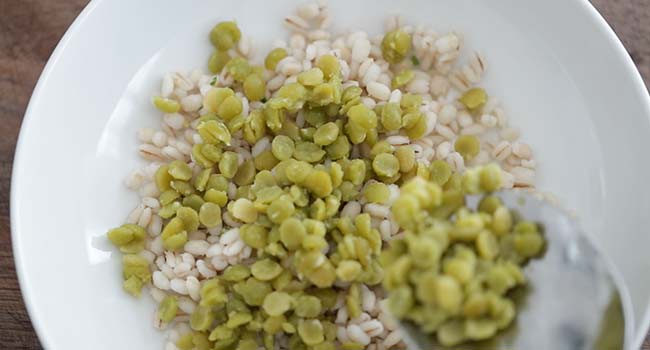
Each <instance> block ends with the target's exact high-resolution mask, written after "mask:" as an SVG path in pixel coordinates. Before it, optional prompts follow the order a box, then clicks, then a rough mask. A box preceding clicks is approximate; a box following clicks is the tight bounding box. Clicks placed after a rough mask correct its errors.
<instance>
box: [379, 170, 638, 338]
mask: <svg viewBox="0 0 650 350" xmlns="http://www.w3.org/2000/svg"><path fill="white" fill-rule="evenodd" d="M489 171H490V169H487V170H486V169H476V170H471V171H470V174H469V175H467V174H466V175H464V177H463V187H464V189H468V188H469V189H470V191H460V192H461V194H459V193H458V191H453V190H441V189H440V188H439V187H436V186H435V185H431V184H430V183H427V182H425V181H421V180H418V181H417V182H418V184H417V186H414V185H413V184H412V185H411V186H404V187H403V188H402V194H401V197H400V199H399V200H398V201H397V202H396V203H395V205H394V206H393V216H394V217H395V218H396V220H398V221H399V222H400V225H405V226H403V227H405V229H406V233H405V236H404V238H403V239H400V240H397V241H395V242H391V247H390V248H389V249H388V250H387V251H386V252H385V253H384V256H382V259H383V260H384V261H383V263H384V264H385V265H384V266H388V267H387V268H386V276H385V283H384V284H385V285H384V287H385V288H386V289H387V290H388V294H389V299H388V308H389V310H391V312H392V314H393V316H394V317H395V318H396V319H398V320H399V324H400V327H401V329H402V332H403V336H404V341H405V342H406V344H407V346H408V348H409V349H413V350H436V349H472V350H482V349H485V350H488V349H489V350H499V349H526V350H535V349H540V350H542V349H543V350H546V349H553V350H583V349H584V350H587V349H589V350H591V349H596V350H614V349H616V350H622V349H631V346H632V345H631V343H630V342H631V340H630V337H631V330H632V323H631V320H630V317H631V315H630V314H629V306H628V303H629V301H628V296H627V294H626V291H625V289H624V288H623V287H622V283H621V278H620V276H619V275H618V274H617V272H616V271H615V269H614V268H613V266H612V265H611V264H610V263H609V262H608V261H607V259H606V258H605V257H604V256H603V255H602V254H601V253H600V252H599V251H598V250H597V249H596V248H595V247H594V245H593V244H592V243H591V241H590V240H589V238H588V237H587V236H586V235H585V234H584V233H583V232H582V230H581V228H580V227H579V225H578V223H577V222H576V221H575V220H574V219H573V218H572V217H571V216H569V215H568V214H567V213H566V212H565V211H563V210H561V209H559V208H558V207H557V206H555V205H553V204H551V203H549V202H548V201H545V200H543V199H541V198H540V196H539V195H535V194H533V193H530V192H527V191H521V190H507V191H501V192H494V193H492V194H489V195H486V196H482V195H479V194H472V195H467V196H465V195H464V194H462V193H463V192H464V193H465V194H466V193H468V192H469V193H481V192H483V191H484V190H486V189H487V190H488V192H489V189H490V186H489V183H487V182H485V183H482V181H481V179H482V178H483V180H485V179H487V178H488V176H487V175H486V174H485V173H486V172H489ZM472 172H474V173H472ZM485 184H487V185H488V186H487V188H485V186H484V185H485ZM472 186H474V189H475V190H472ZM416 188H417V190H416ZM438 191H440V192H438ZM438 197H439V198H438ZM398 206H399V207H398ZM413 206H414V207H413ZM409 222H410V223H409ZM425 251H428V257H427V256H426V254H425ZM386 263H388V264H386ZM405 266H406V268H405ZM400 275H401V276H402V277H400Z"/></svg>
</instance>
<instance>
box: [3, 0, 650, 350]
mask: <svg viewBox="0 0 650 350" xmlns="http://www.w3.org/2000/svg"><path fill="white" fill-rule="evenodd" d="M102 1H103V0H90V2H89V3H88V4H87V5H86V6H85V7H84V9H83V10H82V11H81V12H80V13H79V15H77V17H76V18H75V19H74V21H73V22H72V24H71V25H70V26H69V27H68V29H67V30H66V31H65V33H64V34H63V36H62V37H61V39H60V40H59V42H58V43H57V45H56V47H55V49H54V50H53V51H52V54H51V55H50V57H49V59H48V60H47V63H46V64H45V66H44V68H43V71H42V72H41V74H40V76H39V78H38V81H37V83H36V85H35V87H34V90H33V92H32V95H31V97H30V99H29V103H28V105H27V108H26V109H25V113H24V117H23V120H22V124H21V127H20V132H19V135H18V139H17V142H16V149H15V152H14V162H13V166H12V176H11V189H10V230H11V241H12V251H13V256H14V265H15V270H16V275H17V277H18V283H19V286H20V291H21V294H22V298H23V302H24V304H25V307H26V309H27V313H28V315H29V318H30V321H31V324H32V326H33V327H34V331H35V332H36V335H37V337H38V339H39V340H40V342H41V343H42V345H43V347H44V348H46V349H51V348H52V344H53V342H52V341H51V340H50V334H49V333H48V332H47V331H46V328H45V325H44V324H43V323H42V319H43V318H42V317H40V316H39V315H40V313H39V311H38V310H36V308H35V305H34V304H33V297H32V289H30V287H29V281H28V277H27V273H28V272H27V271H26V267H25V266H24V264H23V261H24V259H23V252H22V251H21V246H20V244H18V241H19V239H20V234H19V228H18V225H19V213H18V210H17V209H16V205H15V204H16V203H17V200H18V191H19V187H20V186H19V185H18V183H19V181H17V180H16V176H15V175H16V173H17V172H18V170H17V169H19V168H21V167H22V166H23V165H22V164H23V163H24V160H23V158H24V156H23V153H24V148H25V147H23V146H24V143H25V142H26V141H25V136H24V134H25V130H27V129H28V128H31V127H32V125H33V124H34V121H33V119H34V118H33V117H32V114H33V111H32V110H33V109H34V105H35V104H36V103H35V101H37V100H39V99H40V96H41V93H42V90H43V86H44V85H45V84H46V82H47V81H48V80H49V76H50V74H51V72H52V70H54V69H55V67H56V64H57V62H58V61H59V58H60V57H61V56H62V55H63V53H64V52H65V49H66V47H67V46H68V43H69V42H70V40H71V39H72V37H73V36H74V35H75V33H77V32H78V31H79V30H80V28H81V27H82V25H83V23H84V22H85V20H86V19H87V18H88V17H89V15H90V14H91V13H92V12H93V11H94V10H95V9H96V8H97V6H98V5H99V4H100V3H101V2H102ZM577 2H578V5H579V6H580V7H581V11H582V12H584V13H585V15H586V16H587V17H588V18H587V19H588V20H589V21H592V22H593V23H594V24H596V25H597V26H599V27H601V28H603V29H604V32H603V34H604V36H605V38H606V39H607V41H608V44H610V45H611V46H610V47H611V48H612V49H613V51H614V52H613V53H615V55H616V58H617V59H618V60H619V62H620V63H621V65H622V66H623V67H624V69H625V71H626V73H627V75H628V76H629V77H630V79H631V82H632V83H633V84H634V89H635V90H636V91H637V92H638V93H639V94H640V97H641V100H640V102H641V103H642V107H643V109H644V110H645V111H646V117H647V118H648V119H650V92H649V91H648V87H646V85H645V83H644V81H643V77H642V76H641V73H640V72H639V70H638V69H637V67H636V64H635V63H634V61H633V60H632V58H631V57H630V54H629V53H628V51H627V49H626V48H625V46H624V45H623V43H622V41H621V39H620V38H619V37H618V36H617V35H616V33H615V32H614V29H613V28H612V27H611V25H610V24H609V23H608V22H607V21H606V20H605V18H604V17H603V15H602V14H601V13H600V12H599V11H598V10H597V9H596V7H595V6H594V5H593V4H591V2H590V1H589V0H578V1H577ZM640 320H641V321H640V322H639V324H638V325H636V327H635V329H634V332H636V331H637V330H643V331H642V332H639V333H638V334H635V335H634V339H633V342H632V345H633V346H634V348H635V349H636V348H640V347H641V345H642V344H643V341H644V340H645V338H646V335H647V333H648V332H647V331H648V328H649V327H650V302H649V303H648V305H646V309H645V312H644V313H643V315H642V316H641V317H640Z"/></svg>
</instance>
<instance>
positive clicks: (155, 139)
mask: <svg viewBox="0 0 650 350" xmlns="http://www.w3.org/2000/svg"><path fill="white" fill-rule="evenodd" d="M285 23H286V24H287V26H288V27H289V28H290V29H291V30H292V32H293V34H292V36H291V39H290V42H289V43H288V44H287V43H284V42H282V41H279V42H277V43H274V48H273V49H272V50H271V51H270V52H268V53H267V55H266V56H265V57H263V59H261V60H259V62H257V61H256V60H255V59H254V58H253V56H254V52H253V48H252V44H251V41H250V39H249V38H247V37H245V36H243V35H242V33H241V31H240V29H239V27H238V26H237V24H236V23H235V22H231V21H225V22H221V23H218V24H217V25H216V26H215V27H214V28H213V29H212V31H211V32H210V34H209V39H210V42H211V43H212V45H213V46H214V53H213V54H212V55H211V57H210V58H209V60H208V64H207V68H208V69H209V71H210V72H211V74H204V73H202V72H200V71H194V72H192V73H191V74H189V75H184V74H181V73H173V74H169V75H167V76H165V78H164V79H163V83H162V88H161V92H160V95H158V96H156V97H154V98H153V105H154V106H155V107H156V108H157V109H158V110H160V111H161V112H162V113H163V123H162V127H161V130H158V131H157V130H153V129H143V130H141V131H140V132H139V138H140V140H141V141H142V145H141V146H140V148H139V151H140V154H141V155H142V156H143V157H144V158H145V159H147V160H148V161H150V163H149V164H148V165H147V166H146V167H144V168H143V169H142V170H138V171H136V172H134V173H133V174H132V175H131V176H130V177H129V179H128V181H127V185H128V186H129V187H130V188H132V189H134V190H137V191H139V193H140V195H141V197H142V202H141V204H139V205H138V206H137V207H136V209H135V210H133V212H131V214H130V215H129V217H128V218H127V223H126V224H124V225H122V226H120V227H118V228H115V229H112V230H110V231H109V232H108V238H109V239H110V241H111V242H113V243H114V244H115V245H116V246H117V247H119V249H120V251H121V252H122V253H123V256H122V266H123V279H124V282H123V287H124V289H125V290H126V291H127V292H128V293H130V294H132V295H134V296H139V295H140V294H141V292H142V290H143V288H146V289H148V290H149V292H150V294H151V295H152V296H153V298H154V299H155V300H156V301H157V302H158V303H159V307H158V310H157V312H156V315H155V319H154V325H155V326H156V327H159V328H167V329H168V330H169V333H168V342H167V344H166V347H165V350H178V349H180V350H192V349H196V350H208V349H214V350H226V349H235V350H258V349H267V350H272V349H273V350H276V349H278V350H279V349H291V350H334V349H345V350H386V349H398V348H404V347H405V345H404V343H403V342H402V339H401V335H400V333H399V330H398V329H397V324H396V322H395V319H394V318H393V317H391V315H394V316H396V317H397V318H400V319H407V320H409V321H413V322H415V323H417V324H418V325H420V326H421V327H423V329H425V330H426V331H428V332H431V333H435V334H436V335H437V337H438V339H439V341H440V342H441V343H443V344H457V343H460V342H463V341H467V340H478V339H485V338H489V337H491V336H492V335H494V334H495V333H496V332H497V331H498V330H501V329H503V328H505V327H507V326H508V325H509V324H510V323H511V322H512V320H513V318H514V315H515V308H514V304H513V303H512V301H511V300H509V299H508V298H507V296H506V292H507V291H508V290H510V289H512V288H514V287H516V286H518V285H522V284H524V283H525V279H524V276H523V274H522V272H521V269H520V266H521V264H523V263H525V262H526V260H527V259H529V258H531V257H534V256H536V255H537V254H539V253H540V251H541V250H542V249H543V246H544V241H543V238H542V236H541V234H540V233H539V232H538V231H537V228H536V225H534V224H533V223H530V222H527V221H520V222H515V220H514V219H513V217H512V215H511V213H510V212H509V210H508V209H507V208H505V207H503V205H502V204H501V203H500V202H499V200H498V199H497V198H496V197H493V196H489V195H488V196H486V197H485V198H484V199H483V201H482V202H481V204H480V206H479V208H478V210H477V211H473V210H471V209H469V208H467V207H465V205H464V204H465V196H466V195H467V194H476V193H489V192H492V191H495V190H497V189H500V188H510V187H513V186H518V187H528V186H532V179H533V176H534V168H535V161H534V160H533V159H532V155H531V152H530V148H529V147H528V146H527V145H526V144H524V143H522V142H519V141H516V139H517V138H518V132H517V131H516V130H514V129H512V128H509V127H507V122H506V119H505V115H504V112H503V110H502V108H501V107H500V106H499V104H498V102H497V101H496V99H494V98H492V97H490V96H488V94H487V92H486V91H485V90H484V89H483V88H481V87H479V86H478V83H479V82H480V77H481V75H482V73H483V71H484V69H485V65H484V61H483V59H482V57H481V56H480V55H478V54H475V55H474V56H472V58H471V59H470V63H468V64H467V65H465V66H460V67H456V63H457V61H458V59H459V56H460V47H461V43H462V38H461V37H460V36H458V35H457V34H455V33H449V34H446V35H442V36H440V35H437V34H434V33H432V32H428V31H424V30H421V29H416V28H413V27H410V26H405V25H402V24H401V23H400V20H399V19H397V18H392V19H391V20H390V21H389V25H388V30H387V32H386V33H385V34H383V35H381V36H378V37H376V38H373V39H368V35H367V34H366V33H365V32H355V33H349V34H344V35H341V36H340V37H337V38H330V37H331V34H330V33H329V32H327V31H326V30H325V28H326V27H327V23H329V14H328V9H327V7H326V6H324V5H322V4H306V5H303V6H301V7H300V8H299V9H298V12H297V15H290V16H289V17H287V19H286V20H285ZM391 208H392V210H391ZM386 292H388V298H386V296H387V295H386Z"/></svg>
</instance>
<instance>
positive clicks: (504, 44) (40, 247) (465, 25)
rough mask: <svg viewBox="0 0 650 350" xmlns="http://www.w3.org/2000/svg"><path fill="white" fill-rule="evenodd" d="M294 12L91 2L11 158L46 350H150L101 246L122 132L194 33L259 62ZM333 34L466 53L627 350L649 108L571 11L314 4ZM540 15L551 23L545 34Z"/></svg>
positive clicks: (146, 310)
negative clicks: (419, 27)
mask: <svg viewBox="0 0 650 350" xmlns="http://www.w3.org/2000/svg"><path fill="white" fill-rule="evenodd" d="M294 6H295V1H290V0H279V1H278V0H276V1H274V2H273V4H272V5H271V4H269V3H267V2H266V1H263V0H250V1H246V2H228V3H227V4H226V3H224V2H214V1H210V2H208V1H200V0H186V1H183V2H178V1H172V0H141V1H128V0H115V1H93V2H92V3H91V4H90V5H89V6H88V8H87V9H86V10H85V11H84V13H83V14H82V15H81V16H80V18H79V19H78V20H77V21H76V22H75V24H74V25H73V27H72V28H71V29H70V30H69V32H68V33H67V34H66V36H65V38H64V39H63V40H62V42H61V44H60V45H59V47H58V48H57V50H56V52H55V53H54V55H53V57H52V59H51V60H50V62H49V64H48V66H47V68H46V70H45V72H44V74H43V76H42V78H41V81H40V82H39V84H38V87H37V90H36V91H35V93H34V96H33V98H32V101H31V103H30V107H29V109H28V112H27V116H26V120H25V123H24V127H23V130H22V133H21V137H20V141H19V148H18V151H17V157H16V163H15V169H14V171H15V172H14V177H13V193H12V227H13V233H14V236H13V238H14V247H15V252H16V255H17V267H18V270H19V274H20V278H21V285H22V287H23V292H24V294H25V299H26V301H27V303H28V307H29V310H30V314H31V316H32V320H33V322H34V324H35V326H36V328H37V330H38V332H39V335H40V337H41V340H42V341H43V343H44V345H45V346H46V348H48V349H53V350H58V349H66V350H71V349H85V348H88V345H89V344H92V346H91V347H92V348H93V349H97V350H101V349H118V348H121V349H142V350H148V349H151V350H154V349H156V350H158V349H161V348H162V344H163V338H162V334H161V333H159V332H157V331H155V330H154V329H153V327H152V323H153V311H154V309H155V306H154V304H153V302H152V301H151V300H149V298H148V297H146V298H143V299H145V300H146V301H142V300H135V299H133V298H130V297H128V296H127V295H126V294H125V293H123V292H122V291H121V287H120V285H121V279H120V272H119V269H120V267H119V266H120V263H119V258H118V257H117V254H116V253H115V251H114V250H113V249H111V247H110V246H109V245H108V243H107V241H106V240H105V238H104V235H105V232H106V231H107V229H109V228H111V227H113V226H116V225H119V224H120V223H122V222H123V220H124V218H125V217H126V215H127V214H128V213H129V211H130V210H131V209H132V207H133V206H135V205H136V204H137V196H136V194H134V193H131V192H129V191H128V190H127V189H126V188H125V186H124V185H123V179H124V178H125V176H126V175H127V174H128V173H129V172H130V171H131V170H133V169H135V168H137V167H138V166H140V165H142V164H143V163H142V161H140V160H139V158H138V156H137V152H136V147H137V140H136V136H135V133H136V130H138V129H139V128H141V127H145V126H150V127H158V126H159V123H160V120H159V115H158V114H157V113H156V112H155V111H154V110H153V108H152V107H151V106H150V103H149V101H150V97H151V96H152V95H153V94H155V93H156V92H157V91H158V89H159V87H160V79H161V77H162V75H163V74H164V73H166V72H169V71H174V70H184V71H188V70H191V69H193V68H196V67H200V68H205V64H206V60H207V57H208V56H209V54H210V52H211V47H210V45H209V42H208V40H207V33H208V31H209V29H210V28H211V26H212V25H213V24H214V23H216V22H217V21H219V20H224V19H236V20H237V22H238V23H239V25H240V27H241V28H242V30H243V32H245V33H246V34H248V35H251V36H252V37H253V39H254V40H255V42H256V43H257V44H256V45H255V46H256V50H257V58H258V59H259V58H261V57H263V54H264V53H265V52H266V50H267V49H268V47H269V46H270V43H271V41H272V40H273V39H275V38H280V37H281V38H285V37H286V32H285V31H284V30H283V28H282V26H281V21H282V18H283V17H284V16H285V15H286V14H288V13H289V12H290V11H292V10H293V7H294ZM330 7H331V14H332V18H333V22H334V24H335V25H334V26H333V28H334V31H337V30H339V29H341V28H343V29H352V30H354V29H363V30H367V31H369V32H370V33H378V32H379V31H380V30H381V28H382V23H383V20H384V19H385V18H386V16H387V15H390V14H402V15H404V17H405V18H406V19H407V20H408V21H409V22H410V23H415V24H425V25H427V26H430V27H432V28H434V29H436V30H439V31H440V32H443V31H447V30H457V31H459V32H461V33H464V35H465V41H466V44H467V47H469V48H471V49H474V50H477V51H480V52H482V53H483V54H484V55H485V57H486V58H487V63H488V72H487V74H486V79H485V83H484V86H485V87H486V88H487V89H488V91H490V92H491V93H492V94H494V95H496V96H499V97H500V98H501V99H502V101H503V102H504V105H505V107H506V110H507V112H508V114H509V115H510V117H511V123H512V124H513V125H515V126H518V127H520V128H521V130H522V133H523V140H525V141H526V142H528V143H530V144H531V145H532V147H533V149H534V152H535V156H536V158H537V160H538V166H539V170H538V187H539V188H540V189H542V190H546V191H550V192H552V193H554V194H556V195H557V196H558V197H559V198H560V199H561V201H562V203H563V204H564V205H565V206H566V207H567V208H573V209H575V211H576V213H577V214H578V216H579V217H580V218H581V219H582V223H583V225H584V227H585V229H586V231H587V232H589V233H590V234H591V235H593V237H594V240H595V241H596V242H597V244H598V245H599V246H600V247H601V248H602V249H603V250H604V251H605V252H606V253H607V254H608V255H609V256H610V257H611V259H612V260H613V261H614V263H615V264H616V266H617V267H618V269H619V270H620V271H621V272H622V275H623V278H624V280H625V283H626V284H627V287H628V289H629V292H630V296H631V300H632V305H633V311H634V319H635V321H636V322H635V324H636V328H635V329H636V339H637V341H636V343H635V344H637V345H640V343H641V340H642V339H643V336H644V332H645V327H646V326H647V322H646V321H647V312H648V301H649V300H648V296H649V295H650V283H648V282H649V281H648V278H647V277H646V276H647V271H648V270H650V260H649V259H647V258H645V253H646V247H648V246H650V235H649V234H648V233H647V232H646V231H647V228H648V227H650V216H649V215H647V213H648V212H650V195H649V192H650V191H649V190H648V186H646V181H647V179H648V178H650V167H649V166H648V165H647V163H645V162H643V161H639V159H640V157H639V155H640V154H641V152H642V151H643V150H647V149H650V137H649V136H650V123H649V119H648V115H650V108H649V104H648V96H647V92H646V91H645V89H644V87H643V85H642V83H641V80H640V78H639V76H638V73H636V71H635V70H634V68H633V66H632V64H631V61H630V60H629V58H628V57H627V56H626V55H625V53H624V51H622V46H620V43H619V42H618V41H617V39H616V38H615V37H614V36H613V34H612V32H611V31H610V30H609V28H608V27H607V26H606V24H605V23H604V21H602V19H601V18H600V17H599V16H598V15H597V14H596V13H595V10H593V8H591V6H590V5H589V4H588V3H587V2H586V1H584V2H583V1H573V2H566V1H562V0H548V1H544V2H541V1H515V0H504V1H499V2H477V1H472V0H458V1H453V2H450V1H445V2H439V1H437V2H434V1H424V0H408V1H400V2H396V1H389V0H379V1H372V2H371V1H330ZM549 18H553V25H552V26H551V25H549V23H550V22H549V21H548V19H549Z"/></svg>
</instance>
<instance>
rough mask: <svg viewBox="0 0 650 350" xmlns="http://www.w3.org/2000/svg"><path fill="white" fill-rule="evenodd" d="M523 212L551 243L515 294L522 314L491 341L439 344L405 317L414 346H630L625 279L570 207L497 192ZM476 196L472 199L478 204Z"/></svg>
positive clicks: (565, 349) (569, 349) (515, 349)
mask: <svg viewBox="0 0 650 350" xmlns="http://www.w3.org/2000/svg"><path fill="white" fill-rule="evenodd" d="M496 195H497V196H498V197H500V198H501V200H502V201H503V202H504V204H505V205H506V206H507V207H509V208H511V209H513V210H514V211H515V212H516V213H518V214H519V215H521V216H522V217H524V218H526V219H528V220H532V221H535V222H538V223H540V224H541V226H542V228H543V232H544V235H545V238H546V240H547V249H546V252H545V254H544V256H543V257H542V258H540V259H536V260H532V261H531V262H529V263H528V265H527V266H526V268H525V269H524V272H525V274H526V277H527V278H528V281H529V283H528V286H527V287H525V288H523V289H521V290H518V291H514V293H515V294H514V296H515V301H516V305H517V310H518V315H517V318H516V320H515V322H513V325H512V326H510V327H509V328H508V329H506V330H504V331H502V332H500V333H498V334H497V335H496V336H495V338H494V339H492V340H490V341H486V342H475V343H470V344H464V345H462V346H456V347H453V348H447V347H442V346H440V345H439V344H437V343H436V341H435V337H432V336H431V335H430V334H426V333H423V332H420V330H419V328H418V327H417V326H415V325H413V324H412V323H409V322H401V324H400V326H401V328H402V332H403V335H404V340H405V342H406V344H407V346H408V348H409V349H412V350H438V349H440V350H442V349H467V350H470V349H471V350H483V349H485V350H488V349H489V350H500V349H511V350H522V349H525V350H537V349H539V350H623V349H631V347H632V345H631V336H632V335H631V332H632V328H633V325H632V320H631V313H630V311H629V310H630V306H629V297H628V295H627V292H626V291H625V289H624V288H623V284H622V283H621V278H620V276H619V275H618V273H617V272H616V271H615V269H614V268H613V266H612V264H610V263H609V262H608V261H607V260H606V259H605V257H604V256H603V255H602V254H601V253H600V252H599V251H598V250H597V249H596V248H595V247H594V245H593V244H592V243H591V242H590V241H589V239H588V238H587V236H586V235H584V234H583V232H582V231H581V229H580V227H579V225H578V223H577V222H576V221H575V220H574V219H573V218H571V217H570V216H569V215H568V214H567V213H566V212H565V211H563V210H561V209H559V208H558V207H557V206H555V205H553V204H550V203H549V202H548V201H545V200H542V199H540V198H538V196H536V195H533V194H531V193H530V192H524V191H503V192H499V193H497V194H496ZM478 200H479V198H478V197H472V198H470V200H469V203H468V204H469V205H470V206H476V204H477V203H478Z"/></svg>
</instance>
